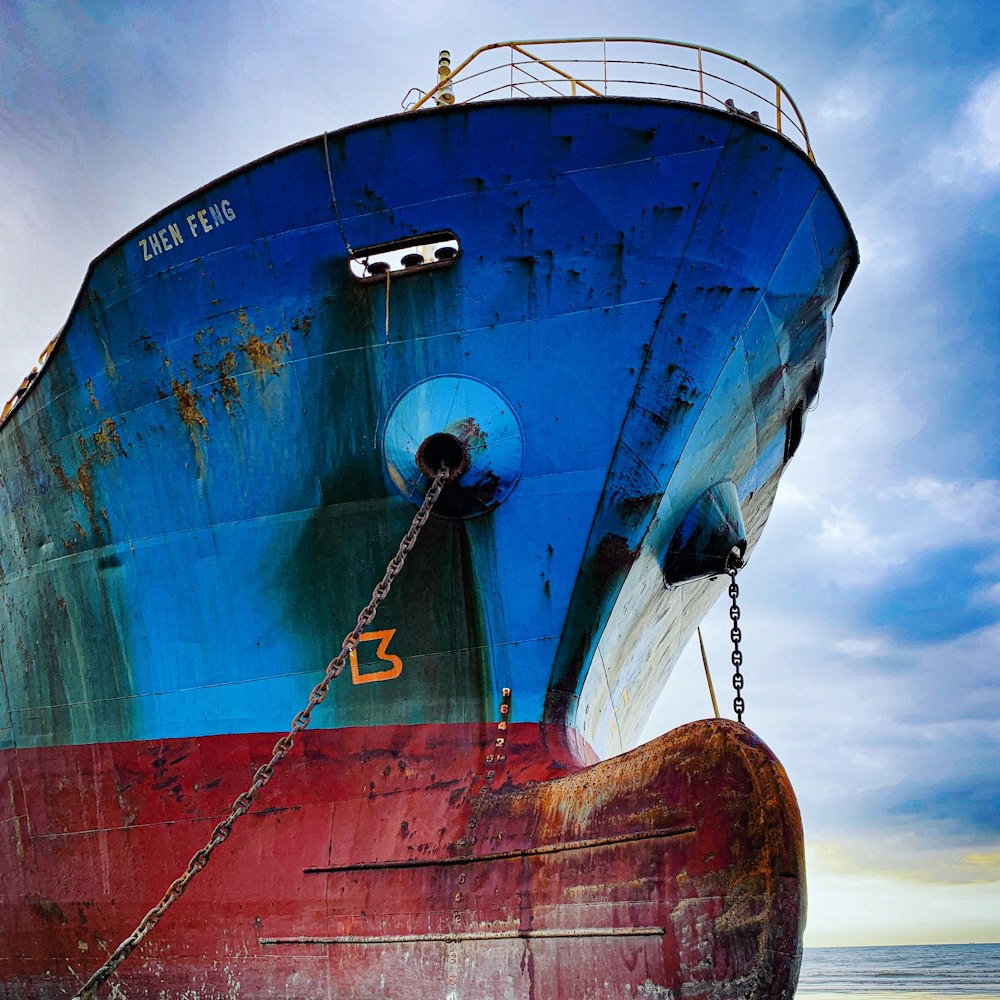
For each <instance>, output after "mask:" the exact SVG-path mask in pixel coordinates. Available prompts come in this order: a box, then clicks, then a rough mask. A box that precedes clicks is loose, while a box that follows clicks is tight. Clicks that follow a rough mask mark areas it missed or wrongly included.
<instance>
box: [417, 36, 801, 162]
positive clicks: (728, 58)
mask: <svg viewBox="0 0 1000 1000" xmlns="http://www.w3.org/2000/svg"><path fill="white" fill-rule="evenodd" d="M595 44H599V45H600V46H601V54H600V56H598V57H594V58H586V59H572V60H569V62H570V63H572V64H574V68H575V64H578V63H583V64H588V63H589V64H592V65H595V66H596V64H597V63H600V64H601V66H602V67H603V72H602V74H601V76H602V78H603V79H595V80H593V81H590V80H588V79H587V78H586V77H584V76H582V75H581V74H580V73H579V72H576V71H574V72H570V71H568V70H567V69H564V68H562V67H561V66H559V65H557V62H559V61H561V62H563V64H564V65H565V64H566V62H567V60H565V59H564V60H556V59H554V58H551V57H545V58H542V57H541V56H540V55H537V54H535V52H534V51H532V50H533V49H535V48H537V47H543V46H565V45H595ZM608 45H652V46H661V47H665V48H672V49H682V50H688V51H693V52H695V53H696V54H697V64H696V66H692V67H688V66H680V65H675V64H671V63H665V62H658V61H653V60H621V59H609V58H608V54H607V49H608ZM529 46H530V49H529ZM500 49H507V50H509V52H510V58H509V60H508V61H505V62H503V63H502V64H498V65H496V66H489V67H487V68H486V69H483V70H477V71H476V72H475V73H474V74H470V76H469V77H468V78H463V77H462V74H463V73H464V71H465V70H466V68H467V67H468V66H469V65H470V64H471V63H472V62H474V61H475V60H476V59H479V58H480V57H481V56H483V55H484V54H485V53H487V52H492V51H496V50H500ZM514 53H517V54H518V55H519V56H522V57H524V59H525V60H528V61H529V63H530V64H533V65H535V66H539V67H541V68H542V69H544V70H546V71H547V72H548V73H551V74H552V77H551V78H549V79H545V78H544V75H543V74H539V75H537V76H536V75H534V74H531V73H528V71H527V70H525V69H523V66H525V65H528V63H522V62H515V58H514ZM705 55H710V56H714V57H716V58H718V59H721V60H723V61H724V62H728V63H732V64H735V65H736V66H740V67H742V68H743V69H745V70H748V71H749V72H750V73H751V74H753V75H756V76H759V77H761V78H762V79H763V80H766V81H769V83H770V84H772V85H773V86H774V100H773V101H772V100H771V99H770V98H769V97H766V96H765V95H764V94H763V93H758V90H759V89H761V88H756V89H751V87H749V86H746V85H744V84H742V83H739V82H737V81H735V80H732V79H729V78H727V77H726V76H724V75H720V74H718V73H712V72H708V71H706V69H705V66H704V57H705ZM623 64H627V65H630V66H635V65H638V66H643V67H648V68H652V69H656V70H660V71H664V70H665V71H669V72H671V73H697V77H698V86H697V93H698V99H699V103H700V104H702V105H704V104H705V103H706V100H705V99H706V97H708V98H711V100H712V101H714V102H716V103H717V104H718V105H720V106H722V105H724V103H725V102H724V100H723V99H722V98H720V97H718V96H717V95H715V94H712V93H709V91H708V90H706V80H708V81H715V82H716V83H719V84H726V85H728V86H732V87H736V88H737V89H738V90H740V91H742V92H743V93H744V94H748V95H750V96H751V97H753V98H756V99H757V100H759V101H761V102H762V103H763V104H764V105H766V106H768V107H769V108H770V109H771V111H773V123H774V124H773V126H772V127H773V128H774V129H775V131H777V132H778V133H779V134H780V135H784V136H786V138H791V139H792V140H793V141H795V142H797V143H798V144H799V145H800V146H802V148H803V149H805V151H806V153H807V154H808V155H809V158H810V159H813V160H814V159H815V156H814V155H813V150H812V145H811V143H810V140H809V132H808V130H807V128H806V124H805V121H804V119H803V117H802V113H801V112H800V111H799V108H798V105H797V104H796V103H795V101H794V100H793V98H792V96H791V94H789V93H788V91H787V90H786V89H785V88H784V86H783V85H782V84H781V82H780V81H779V80H778V79H777V78H776V77H774V76H772V75H771V74H770V73H768V72H767V71H766V70H764V69H761V68H760V67H759V66H757V65H755V64H754V63H752V62H750V61H749V60H748V59H742V58H740V57H739V56H734V55H732V54H731V53H729V52H725V51H723V50H722V49H716V48H712V47H711V46H709V45H696V44H694V43H691V42H679V41H675V40H671V39H664V38H639V37H633V36H616V37H609V38H598V37H591V38H535V39H527V40H523V41H507V42H492V43H491V44H489V45H481V46H480V47H479V48H478V49H476V51H475V52H473V53H472V55H470V56H468V57H467V58H466V59H464V60H462V62H460V63H459V64H458V66H456V67H455V69H453V70H451V71H450V72H449V73H447V74H446V75H444V76H441V77H440V78H439V79H438V81H437V84H436V85H435V86H434V87H433V88H432V89H431V90H430V91H428V92H427V93H426V94H423V96H422V97H420V99H419V100H418V101H416V102H415V103H414V104H413V105H411V106H410V108H409V110H411V111H417V110H419V109H420V108H422V107H424V106H425V105H427V104H428V102H430V101H434V102H435V103H438V104H440V103H443V101H442V95H443V94H447V95H449V96H450V94H451V88H452V87H453V86H454V84H455V83H457V82H462V80H463V79H469V78H471V76H477V77H478V76H484V75H486V74H488V73H491V72H496V71H499V70H500V69H501V68H504V69H506V68H509V69H510V72H511V74H512V75H511V82H510V84H509V89H510V94H511V97H513V94H514V91H515V90H517V91H518V93H526V89H525V88H527V87H530V86H531V85H532V84H537V85H542V86H544V87H547V88H548V89H549V90H552V89H553V85H555V84H562V85H563V86H565V85H567V84H568V85H569V88H570V93H569V94H565V95H563V96H568V97H572V96H575V95H577V94H579V93H580V91H585V92H586V94H588V95H590V96H594V97H602V96H606V94H607V93H608V87H609V85H611V86H612V87H613V86H615V85H618V86H651V87H661V88H663V89H665V90H667V91H675V92H676V91H681V92H692V91H693V90H694V87H693V86H684V85H683V84H682V83H677V82H670V81H664V80H659V79H649V80H627V79H615V77H614V75H609V67H611V68H612V69H613V68H614V67H615V66H619V65H623ZM515 68H517V69H519V70H520V71H521V72H522V73H523V74H524V75H525V76H526V77H528V82H525V81H522V82H521V83H518V84H515V83H514V79H513V72H514V69H515ZM591 75H594V74H591ZM592 82H593V83H594V84H601V83H602V82H603V85H604V94H602V93H601V91H600V90H598V89H597V88H596V87H595V86H592V85H591V83H592ZM692 83H693V81H692ZM709 86H712V83H711V82H710V83H709ZM504 87H505V88H506V87H507V85H506V84H505V85H504ZM499 89H501V88H500V87H488V88H487V89H486V90H483V91H480V93H478V94H476V95H474V96H472V97H470V98H467V99H466V101H462V100H458V99H457V98H456V103H459V104H461V103H467V102H468V101H470V100H476V99H479V98H482V97H483V96H486V95H489V94H493V93H496V91H497V90H499ZM764 89H766V88H764ZM770 113H771V112H770V111H769V112H768V114H769V115H770ZM788 125H791V127H792V132H789V130H788V129H787V127H786V126H788ZM793 133H798V134H797V135H795V134H793Z"/></svg>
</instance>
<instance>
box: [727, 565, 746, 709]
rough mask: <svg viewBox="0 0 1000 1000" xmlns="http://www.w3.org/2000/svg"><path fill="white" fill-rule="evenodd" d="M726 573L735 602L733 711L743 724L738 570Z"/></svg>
mask: <svg viewBox="0 0 1000 1000" xmlns="http://www.w3.org/2000/svg"><path fill="white" fill-rule="evenodd" d="M726 572H727V573H728V574H729V597H730V599H731V600H732V602H733V603H732V606H731V607H730V608H729V617H730V619H731V620H732V623H733V627H732V628H731V629H730V630H729V638H730V639H732V640H733V689H734V690H735V691H736V697H735V698H734V699H733V710H734V711H735V712H736V721H737V722H742V721H743V711H744V709H745V708H746V702H744V700H743V674H741V673H740V667H741V666H743V653H742V652H741V650H740V640H741V639H742V638H743V633H742V632H741V631H740V606H739V604H737V603H736V600H737V598H738V597H739V596H740V588H739V586H738V585H737V583H736V572H737V568H736V567H735V566H729V567H728V568H727V570H726Z"/></svg>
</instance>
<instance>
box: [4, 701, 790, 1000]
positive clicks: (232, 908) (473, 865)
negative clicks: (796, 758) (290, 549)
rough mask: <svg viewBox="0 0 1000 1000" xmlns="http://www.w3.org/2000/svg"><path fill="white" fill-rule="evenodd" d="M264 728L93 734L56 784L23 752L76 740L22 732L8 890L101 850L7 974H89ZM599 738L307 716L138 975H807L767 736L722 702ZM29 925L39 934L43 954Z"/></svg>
mask: <svg viewBox="0 0 1000 1000" xmlns="http://www.w3.org/2000/svg"><path fill="white" fill-rule="evenodd" d="M498 733H499V734H501V735H497V734H498ZM498 739H502V740H504V743H503V746H501V747H498V746H497V740H498ZM257 743H260V744H261V746H257ZM264 744H266V739H264V738H263V737H256V738H249V739H248V738H241V739H239V740H235V739H233V738H228V737H212V738H208V739H203V740H200V741H198V740H175V741H168V742H165V743H163V744H159V745H157V746H151V745H142V744H116V745H111V746H108V747H103V748H100V749H97V748H94V749H93V750H92V751H91V750H89V749H85V748H80V750H79V751H78V756H77V761H76V767H77V773H76V775H75V780H73V781H69V782H67V781H62V782H60V787H59V788H56V789H52V790H50V793H49V794H48V795H47V796H43V794H42V793H41V791H40V790H39V788H38V787H37V786H35V785H34V784H21V783H20V782H19V778H18V775H19V773H22V774H23V773H25V772H27V771H29V769H30V772H31V773H33V774H40V775H45V774H46V773H47V769H49V768H56V769H58V771H57V772H55V773H64V771H65V760H58V759H57V758H56V757H55V756H54V755H53V754H52V753H51V752H48V753H46V752H45V751H39V750H27V751H19V752H18V753H17V757H18V764H19V768H18V769H15V770H11V771H9V772H8V773H7V774H5V775H3V778H4V784H5V785H7V786H8V787H9V790H10V794H11V801H14V802H17V803H18V807H19V809H20V810H21V811H22V812H23V815H22V816H21V817H20V821H19V822H18V824H17V830H18V837H17V838H16V840H14V841H12V842H10V843H5V844H4V845H3V847H2V851H3V855H2V858H3V866H2V870H3V872H4V883H5V885H6V889H5V895H7V899H8V901H9V900H10V898H11V897H10V894H11V893H13V894H14V895H15V896H20V895H21V893H22V891H24V890H25V889H27V887H29V886H31V885H33V884H35V879H36V877H37V873H38V870H39V869H44V868H46V867H47V866H49V865H51V864H52V858H53V855H60V854H63V855H64V854H65V852H66V851H68V850H71V851H76V852H77V859H76V860H77V864H76V865H75V866H74V867H73V869H72V870H66V871H64V874H63V877H62V879H61V883H60V885H59V897H58V899H53V898H50V897H47V896H42V895H37V894H36V895H30V905H29V906H27V907H24V908H23V909H22V910H21V912H20V915H19V916H18V917H17V918H16V928H12V930H13V933H11V934H9V935H7V936H6V943H5V952H6V954H5V955H4V956H3V958H0V982H2V983H3V984H5V985H3V986H0V997H2V998H3V1000H15V998H16V1000H25V998H26V997H35V998H38V1000H49V998H55V997H62V996H65V995H67V994H68V992H69V991H70V990H71V989H72V988H73V987H74V986H75V985H77V979H76V978H75V975H74V973H78V972H80V971H81V970H83V969H87V968H89V967H91V966H93V965H95V963H97V962H98V961H99V960H100V959H101V957H102V956H103V955H104V954H106V952H107V950H108V948H109V947H113V946H114V944H117V942H118V940H119V939H120V938H122V937H124V936H125V935H126V934H127V933H128V932H129V931H130V930H131V928H132V926H133V924H134V922H135V921H136V919H137V918H138V917H139V916H140V915H141V913H142V912H144V910H145V908H146V907H147V906H148V905H150V904H151V902H152V901H153V899H154V897H155V896H157V895H158V894H159V891H160V890H161V889H162V883H163V873H164V872H170V873H172V872H174V871H175V870H178V869H180V868H181V867H183V864H184V863H185V862H186V860H187V858H188V856H189V855H190V853H191V852H192V851H193V850H194V849H196V848H197V847H198V846H199V845H200V844H201V842H202V841H203V839H204V837H205V834H206V832H207V831H208V829H209V828H210V824H211V823H213V822H214V820H215V818H217V816H218V815H219V813H220V812H221V811H222V810H223V809H224V807H225V805H226V803H227V802H228V801H229V798H230V796H231V794H232V793H233V791H234V790H235V789H236V788H237V786H238V785H239V783H240V778H241V776H242V775H244V774H245V773H246V771H247V767H248V764H249V762H250V761H252V760H254V759H256V758H257V757H259V756H260V754H261V753H262V752H263V746H264ZM588 759H589V760H590V761H593V755H592V753H590V752H589V751H588V748H587V747H586V746H585V745H583V744H582V743H579V742H578V741H577V742H574V744H573V745H572V746H571V745H569V744H568V743H566V742H565V741H564V737H563V736H562V735H561V734H560V733H559V732H558V731H556V730H554V729H551V728H545V727H540V726H535V725H527V724H519V725H512V726H511V727H510V728H509V729H507V730H506V731H504V730H498V729H497V727H496V726H472V725H470V726H448V727H441V726H416V727H410V728H408V729H406V730H405V731H404V730H396V731H384V730H372V731H367V732H357V731H351V730H341V731H326V732H317V733H306V734H305V735H304V738H303V741H302V747H301V754H300V755H299V756H298V757H297V759H293V760H289V762H288V764H289V767H288V770H287V773H286V774H284V775H283V776H282V780H281V781H278V782H276V783H275V784H274V785H273V786H271V787H269V788H268V790H267V792H266V793H265V795H264V796H263V798H262V801H261V803H260V805H259V807H258V808H257V809H256V810H255V811H254V812H253V813H251V814H250V816H249V817H248V821H247V822H246V823H245V825H244V826H243V827H242V828H237V830H236V831H235V832H234V834H233V836H232V838H231V840H230V842H229V843H228V844H227V845H226V850H225V851H223V852H220V853H219V854H218V855H217V856H216V858H215V859H214V860H213V863H212V865H211V867H210V868H209V869H208V870H207V871H206V873H205V875H204V877H203V879H202V880H200V881H196V882H195V883H194V884H193V885H192V888H191V889H190V890H189V892H188V894H187V895H186V896H184V897H183V898H182V900H181V901H180V902H179V903H177V904H176V906H175V907H174V909H173V910H172V911H171V913H170V914H169V916H168V917H167V918H166V919H165V920H164V922H163V923H162V924H161V926H160V928H158V930H157V932H156V934H154V935H153V936H151V937H150V938H149V939H147V940H146V941H145V942H144V943H143V945H142V946H141V947H140V949H139V950H138V951H137V952H136V954H135V955H133V957H132V958H131V959H130V960H129V962H128V963H126V964H125V965H124V966H123V967H122V969H121V970H120V973H119V989H120V990H121V991H122V992H120V993H118V994H115V995H119V996H121V995H125V996H127V997H128V998H130V1000H139V998H153V997H161V996H164V995H166V996H168V997H180V996H187V995H191V996H197V997H199V1000H209V998H230V1000H235V998H236V997H254V998H259V997H275V998H286V1000H289V998H296V1000H306V998H310V1000H313V998H319V997H322V998H325V1000H356V998H358V997H376V996H377V997H387V998H399V1000H403V998H405V1000H440V998H443V997H444V998H452V1000H501V998H503V1000H522V998H523V1000H529V998H530V1000H543V998H544V1000H553V998H557V997H558V998H566V1000H570V998H571V1000H598V998H600V1000H604V998H609V997H616V998H622V997H643V996H646V997H661V998H666V997H673V998H678V1000H679V998H680V997H692V998H693V997H704V998H710V997H711V998H714V1000H729V998H731V1000H737V998H738V1000H763V998H768V1000H779V998H788V997H791V996H792V994H793V992H794V988H795V982H796V979H797V975H798V967H799V961H800V957H801V947H802V946H801V941H802V929H803V925H804V919H805V886H804V870H803V849H802V830H801V824H800V820H799V814H798V809H797V806H796V803H795V798H794V795H793V793H792V790H791V787H790V785H789V782H788V779H787V777H786V775H785V772H784V770H783V769H782V767H781V765H780V764H779V763H778V761H777V760H776V759H775V758H774V757H773V755H772V754H771V753H770V751H769V750H768V749H767V747H766V746H764V744H763V743H762V742H761V741H760V740H759V739H758V738H757V737H756V736H755V735H754V734H753V733H751V732H750V730H748V729H746V728H745V727H744V726H741V725H739V724H737V723H735V722H730V721H727V720H706V721H701V722H696V723H691V724H689V725H687V726H684V727H682V728H680V729H677V730H675V731H673V732H671V733H668V734H666V735H665V736H662V737H660V738H659V739H657V740H654V741H653V742H651V743H648V744H646V745H645V746H643V747H640V748H639V749H637V750H634V751H632V752H631V753H628V754H624V755H622V756H619V757H615V758H613V759H611V760H608V761H604V762H602V763H591V764H590V765H588V764H587V760H588ZM491 772H492V775H493V776H492V777H489V776H488V775H490V773H491ZM55 773H53V777H55ZM168 817H171V818H169V819H168ZM177 817H183V818H177ZM81 833H88V834H89V835H88V836H80V834H81ZM94 873H98V878H96V879H95V878H94ZM43 942H44V944H42V943H43ZM11 949H13V952H14V953H18V954H24V953H25V952H34V953H35V954H34V957H33V959H32V961H31V963H30V967H29V965H28V964H27V963H26V962H25V961H24V960H22V959H17V958H13V959H12V957H11Z"/></svg>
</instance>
